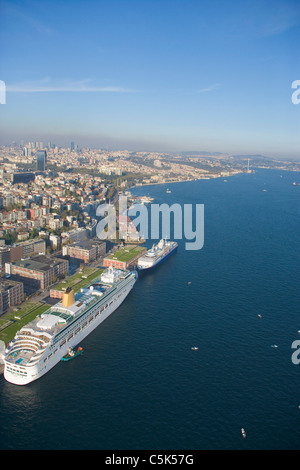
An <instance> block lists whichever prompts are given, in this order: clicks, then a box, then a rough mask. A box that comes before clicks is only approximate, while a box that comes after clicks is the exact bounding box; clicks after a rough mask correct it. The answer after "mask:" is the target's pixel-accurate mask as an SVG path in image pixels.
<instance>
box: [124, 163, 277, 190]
mask: <svg viewBox="0 0 300 470" xmlns="http://www.w3.org/2000/svg"><path fill="white" fill-rule="evenodd" d="M267 169H269V168H266V170H267ZM241 173H246V172H245V171H237V172H236V173H232V174H230V175H226V176H225V175H224V176H222V175H216V176H209V177H207V178H190V179H186V180H174V181H164V182H158V183H155V182H153V183H144V184H143V183H141V184H136V185H133V186H131V187H130V188H128V189H127V191H130V190H131V189H135V188H142V187H144V186H154V185H155V186H157V185H159V184H161V185H163V184H167V185H168V184H174V183H187V182H189V181H200V180H213V179H217V178H230V176H235V175H239V174H241Z"/></svg>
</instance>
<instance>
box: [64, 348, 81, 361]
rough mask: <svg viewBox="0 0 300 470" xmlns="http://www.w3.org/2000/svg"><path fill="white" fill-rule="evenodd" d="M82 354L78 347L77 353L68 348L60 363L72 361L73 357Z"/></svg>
mask: <svg viewBox="0 0 300 470" xmlns="http://www.w3.org/2000/svg"><path fill="white" fill-rule="evenodd" d="M82 353H83V349H82V348H81V347H79V348H78V349H77V351H74V349H72V348H69V349H68V353H67V354H66V355H65V356H63V357H62V358H61V360H62V361H69V360H70V359H74V357H77V356H80V354H82Z"/></svg>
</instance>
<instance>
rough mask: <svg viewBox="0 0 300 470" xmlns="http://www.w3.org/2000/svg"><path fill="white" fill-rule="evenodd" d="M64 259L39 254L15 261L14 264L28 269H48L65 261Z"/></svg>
mask: <svg viewBox="0 0 300 470" xmlns="http://www.w3.org/2000/svg"><path fill="white" fill-rule="evenodd" d="M64 261H65V260H63V259H59V258H48V257H47V256H43V255H39V256H34V257H33V258H28V259H22V260H19V261H15V262H14V263H13V264H14V265H15V266H19V267H23V268H26V269H33V270H34V271H48V270H49V269H50V268H51V267H53V266H55V265H57V264H60V263H63V262H64Z"/></svg>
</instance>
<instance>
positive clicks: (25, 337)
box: [4, 268, 137, 385]
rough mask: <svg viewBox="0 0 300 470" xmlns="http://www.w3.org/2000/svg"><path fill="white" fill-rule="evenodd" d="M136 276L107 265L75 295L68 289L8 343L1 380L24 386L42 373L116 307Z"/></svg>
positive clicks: (133, 282)
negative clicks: (58, 300) (56, 301)
mask: <svg viewBox="0 0 300 470" xmlns="http://www.w3.org/2000/svg"><path fill="white" fill-rule="evenodd" d="M136 279H137V272H136V271H132V272H130V271H122V270H116V269H113V268H108V269H107V270H106V271H104V272H103V273H102V274H101V275H100V276H99V277H98V278H95V279H94V281H93V282H92V283H91V284H90V285H89V286H88V287H87V288H83V289H81V290H80V292H78V293H76V295H75V293H74V291H73V290H72V289H71V288H68V289H67V290H66V291H65V293H64V294H63V299H62V301H61V302H58V303H57V304H55V305H53V306H52V307H50V308H49V309H48V310H47V311H46V312H45V313H43V314H42V315H40V316H38V317H37V318H35V319H34V320H33V321H32V322H30V323H28V324H27V325H25V326H23V327H22V328H21V330H20V331H19V332H18V333H17V334H16V336H15V338H14V339H13V340H12V341H11V342H10V343H9V345H8V347H7V349H6V351H5V354H4V377H5V379H6V380H7V381H9V382H12V383H14V384H17V385H25V384H28V383H30V382H32V381H34V380H36V379H38V378H40V377H42V376H43V375H44V374H46V373H47V372H48V371H49V370H50V369H51V368H52V367H54V366H55V365H56V364H57V363H58V362H59V361H60V360H61V358H62V357H63V356H64V355H66V354H67V352H68V350H69V349H70V348H73V347H75V346H76V345H77V344H78V343H80V342H81V341H82V340H83V339H84V338H85V337H86V336H87V335H89V334H90V333H91V331H93V330H94V329H95V328H96V327H97V326H98V325H99V324H100V323H102V322H103V321H104V320H105V319H106V318H107V317H108V316H109V315H111V313H113V312H114V311H115V310H116V309H117V308H118V307H119V305H120V304H121V303H122V302H123V301H124V299H125V298H126V296H127V295H128V294H129V292H130V291H131V289H132V288H133V286H134V284H135V282H136Z"/></svg>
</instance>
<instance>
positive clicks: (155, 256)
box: [137, 239, 178, 270]
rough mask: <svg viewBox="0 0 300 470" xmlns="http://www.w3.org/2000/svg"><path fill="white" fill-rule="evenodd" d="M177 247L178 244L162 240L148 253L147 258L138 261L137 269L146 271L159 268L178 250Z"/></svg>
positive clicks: (143, 257)
mask: <svg viewBox="0 0 300 470" xmlns="http://www.w3.org/2000/svg"><path fill="white" fill-rule="evenodd" d="M177 247H178V243H177V242H171V241H167V240H164V239H162V240H160V241H159V242H158V243H157V244H156V245H153V247H152V248H151V249H150V250H148V251H147V253H146V254H145V256H142V257H141V258H139V259H138V264H137V268H138V269H139V270H144V269H149V268H153V267H154V266H157V265H158V264H159V263H161V262H162V261H164V260H165V259H167V258H168V257H169V256H170V255H171V254H172V253H174V251H175V250H177Z"/></svg>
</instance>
